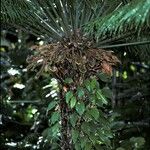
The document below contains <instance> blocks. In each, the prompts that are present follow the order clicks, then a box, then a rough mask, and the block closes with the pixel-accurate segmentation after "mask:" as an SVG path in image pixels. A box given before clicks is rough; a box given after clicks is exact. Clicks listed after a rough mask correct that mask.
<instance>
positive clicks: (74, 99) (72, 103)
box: [70, 96, 77, 108]
mask: <svg viewBox="0 0 150 150" xmlns="http://www.w3.org/2000/svg"><path fill="white" fill-rule="evenodd" d="M76 102H77V99H76V97H74V96H73V97H72V98H71V100H70V107H71V108H73V107H74V106H75V105H76Z"/></svg>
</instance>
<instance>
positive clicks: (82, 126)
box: [81, 122, 91, 135]
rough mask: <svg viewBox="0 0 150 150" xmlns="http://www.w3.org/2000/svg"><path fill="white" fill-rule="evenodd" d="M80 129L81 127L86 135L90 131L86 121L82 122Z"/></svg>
mask: <svg viewBox="0 0 150 150" xmlns="http://www.w3.org/2000/svg"><path fill="white" fill-rule="evenodd" d="M81 129H82V131H83V132H85V133H86V134H88V135H89V134H90V132H91V129H90V125H89V123H88V122H83V123H82V125H81Z"/></svg>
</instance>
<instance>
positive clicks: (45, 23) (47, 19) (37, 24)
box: [1, 0, 122, 40]
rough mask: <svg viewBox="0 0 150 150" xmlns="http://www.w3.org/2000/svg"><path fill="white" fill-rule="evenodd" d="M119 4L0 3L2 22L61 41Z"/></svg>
mask: <svg viewBox="0 0 150 150" xmlns="http://www.w3.org/2000/svg"><path fill="white" fill-rule="evenodd" d="M121 4H122V2H121V0H118V1H117V0H115V1H114V0H111V1H110V0H106V1H103V0H83V1H81V0H44V1H42V0H6V1H5V0H2V2H1V8H2V9H1V15H2V17H1V22H2V23H4V24H10V25H13V26H15V27H19V28H21V29H23V30H26V31H28V32H30V33H33V34H35V35H37V36H39V37H41V38H44V39H45V40H50V37H52V39H56V40H60V39H61V38H62V37H66V38H69V37H70V36H71V35H72V33H73V32H75V31H76V30H77V29H80V30H82V27H83V25H84V24H86V23H88V22H89V21H91V20H93V19H95V18H97V17H100V16H102V15H105V14H107V13H109V12H111V11H112V10H114V9H115V8H117V7H118V6H120V5H121ZM104 10H107V11H105V14H104V13H103V12H104Z"/></svg>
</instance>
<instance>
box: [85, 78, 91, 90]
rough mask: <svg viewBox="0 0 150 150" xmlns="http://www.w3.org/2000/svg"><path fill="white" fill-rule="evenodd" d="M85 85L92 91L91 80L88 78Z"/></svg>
mask: <svg viewBox="0 0 150 150" xmlns="http://www.w3.org/2000/svg"><path fill="white" fill-rule="evenodd" d="M84 84H85V87H86V88H87V90H88V91H89V92H90V91H91V82H90V81H89V80H86V81H85V82H84Z"/></svg>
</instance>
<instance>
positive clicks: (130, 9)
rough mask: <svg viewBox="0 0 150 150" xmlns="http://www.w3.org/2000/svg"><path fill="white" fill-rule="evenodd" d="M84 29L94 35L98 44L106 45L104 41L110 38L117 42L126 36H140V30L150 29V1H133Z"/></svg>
mask: <svg viewBox="0 0 150 150" xmlns="http://www.w3.org/2000/svg"><path fill="white" fill-rule="evenodd" d="M85 29H86V32H88V33H89V34H90V35H93V33H95V34H94V35H95V38H96V39H97V41H99V43H100V44H101V42H102V43H105V42H106V43H107V40H106V39H110V38H112V37H113V39H115V40H116V39H117V40H118V39H120V38H122V37H124V38H125V37H126V35H128V36H129V35H130V34H132V35H133V34H134V33H137V32H138V34H140V32H141V31H142V30H147V29H150V1H149V0H134V1H132V2H130V3H129V4H127V5H125V6H123V7H121V8H119V9H116V10H115V11H114V12H112V13H110V14H109V15H107V16H105V17H101V18H99V19H96V20H95V21H93V22H91V23H89V24H87V25H86V26H85ZM113 39H112V40H113ZM105 40H106V41H105ZM112 40H111V41H112Z"/></svg>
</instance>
